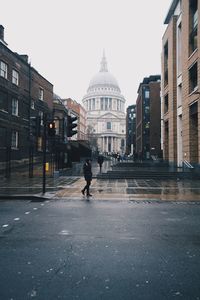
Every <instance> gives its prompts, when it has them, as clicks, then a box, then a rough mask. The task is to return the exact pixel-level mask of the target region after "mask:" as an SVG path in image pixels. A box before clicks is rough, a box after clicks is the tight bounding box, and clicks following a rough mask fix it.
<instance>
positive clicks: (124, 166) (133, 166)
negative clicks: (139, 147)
mask: <svg viewBox="0 0 200 300" xmlns="http://www.w3.org/2000/svg"><path fill="white" fill-rule="evenodd" d="M97 178H99V179H154V180H177V179H200V175H199V174H198V173H196V172H194V170H193V169H188V170H184V171H183V169H182V168H170V167H169V166H168V164H167V163H163V162H156V163H155V162H143V163H139V162H135V163H134V162H121V163H118V164H116V165H114V166H112V170H110V171H107V172H106V173H102V174H98V175H97Z"/></svg>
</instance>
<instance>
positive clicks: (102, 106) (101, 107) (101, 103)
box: [101, 98, 104, 110]
mask: <svg viewBox="0 0 200 300" xmlns="http://www.w3.org/2000/svg"><path fill="white" fill-rule="evenodd" d="M103 100H104V98H101V110H103Z"/></svg>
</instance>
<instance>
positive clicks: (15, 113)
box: [12, 98, 18, 116]
mask: <svg viewBox="0 0 200 300" xmlns="http://www.w3.org/2000/svg"><path fill="white" fill-rule="evenodd" d="M12 115H13V116H18V100H17V99H14V98H13V99H12Z"/></svg>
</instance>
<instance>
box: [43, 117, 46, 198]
mask: <svg viewBox="0 0 200 300" xmlns="http://www.w3.org/2000/svg"><path fill="white" fill-rule="evenodd" d="M43 122H44V139H43V176H42V179H43V182H42V193H43V194H45V192H46V145H47V115H46V114H44V118H43Z"/></svg>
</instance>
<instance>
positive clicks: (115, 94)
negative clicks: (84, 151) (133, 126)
mask: <svg viewBox="0 0 200 300" xmlns="http://www.w3.org/2000/svg"><path fill="white" fill-rule="evenodd" d="M83 105H84V107H85V109H86V112H87V130H88V131H89V134H90V136H91V134H92V135H93V137H95V138H96V139H97V147H98V151H99V152H104V153H113V152H114V153H121V154H123V153H124V152H125V146H126V145H125V139H126V119H125V112H124V111H125V99H124V97H123V96H122V94H121V91H120V88H119V86H118V83H117V81H116V79H115V78H114V76H113V75H112V74H111V73H110V72H108V69H107V62H106V58H105V55H104V56H103V58H102V62H101V69H100V71H99V73H97V74H96V75H95V76H94V77H93V78H92V80H91V81H90V84H89V88H88V90H87V94H86V95H85V96H84V98H83ZM95 150H97V149H93V151H95Z"/></svg>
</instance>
